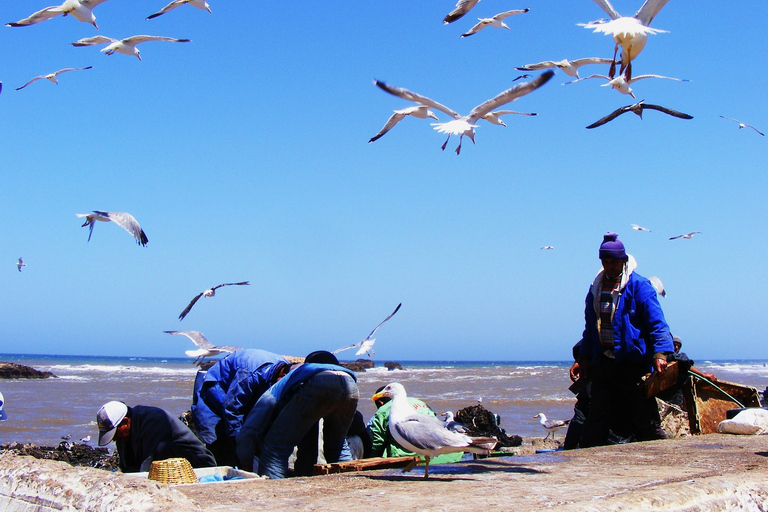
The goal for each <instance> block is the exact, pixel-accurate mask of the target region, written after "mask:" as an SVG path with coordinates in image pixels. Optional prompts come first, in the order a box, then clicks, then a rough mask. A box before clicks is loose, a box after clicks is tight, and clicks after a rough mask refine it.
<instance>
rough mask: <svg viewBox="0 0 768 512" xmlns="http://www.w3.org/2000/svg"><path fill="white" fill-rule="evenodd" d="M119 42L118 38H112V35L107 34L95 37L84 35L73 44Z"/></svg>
mask: <svg viewBox="0 0 768 512" xmlns="http://www.w3.org/2000/svg"><path fill="white" fill-rule="evenodd" d="M115 42H117V39H112V38H111V37H107V36H93V37H84V38H82V39H78V40H77V41H75V42H74V43H72V46H93V45H95V44H112V43H115Z"/></svg>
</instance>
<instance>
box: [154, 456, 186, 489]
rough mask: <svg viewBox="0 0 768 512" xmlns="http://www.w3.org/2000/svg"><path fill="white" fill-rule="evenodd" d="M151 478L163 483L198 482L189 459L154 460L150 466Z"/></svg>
mask: <svg viewBox="0 0 768 512" xmlns="http://www.w3.org/2000/svg"><path fill="white" fill-rule="evenodd" d="M147 476H148V478H149V479H150V480H156V481H158V482H160V483H163V484H196V483H197V477H196V476H195V471H194V470H193V469H192V464H190V463H189V461H188V460H187V459H183V458H175V459H165V460H156V461H153V462H152V464H151V465H150V466H149V475H147Z"/></svg>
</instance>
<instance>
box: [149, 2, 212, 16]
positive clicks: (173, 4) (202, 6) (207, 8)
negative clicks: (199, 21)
mask: <svg viewBox="0 0 768 512" xmlns="http://www.w3.org/2000/svg"><path fill="white" fill-rule="evenodd" d="M184 4H189V5H191V6H192V7H197V8H198V9H202V10H204V11H208V12H211V8H210V6H209V5H208V3H207V2H206V1H205V0H173V2H171V3H169V4H168V5H166V6H165V7H163V8H162V9H160V10H159V11H157V12H156V13H155V14H150V15H149V16H147V19H148V20H151V19H152V18H157V17H158V16H161V15H163V14H165V13H167V12H168V11H170V10H173V9H175V8H177V7H180V6H182V5H184Z"/></svg>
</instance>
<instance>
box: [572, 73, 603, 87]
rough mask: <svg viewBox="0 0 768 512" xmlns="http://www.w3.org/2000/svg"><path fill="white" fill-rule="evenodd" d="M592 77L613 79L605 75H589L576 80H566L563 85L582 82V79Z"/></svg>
mask: <svg viewBox="0 0 768 512" xmlns="http://www.w3.org/2000/svg"><path fill="white" fill-rule="evenodd" d="M590 78H602V79H604V80H608V81H610V80H611V79H610V77H607V76H605V75H589V76H585V77H581V78H577V79H576V80H571V81H570V82H565V83H564V84H563V85H568V84H575V83H576V82H581V81H582V80H589V79H590Z"/></svg>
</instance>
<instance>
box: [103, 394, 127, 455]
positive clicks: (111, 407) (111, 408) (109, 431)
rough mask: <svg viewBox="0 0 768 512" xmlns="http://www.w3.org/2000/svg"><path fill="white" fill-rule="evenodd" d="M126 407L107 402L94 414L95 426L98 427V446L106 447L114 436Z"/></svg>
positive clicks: (119, 403)
mask: <svg viewBox="0 0 768 512" xmlns="http://www.w3.org/2000/svg"><path fill="white" fill-rule="evenodd" d="M126 414H128V406H127V405H125V404H124V403H123V402H116V401H112V402H107V403H106V404H104V405H103V406H102V407H101V409H99V412H97V413H96V424H97V425H98V426H99V446H106V445H108V444H109V443H110V442H111V441H112V438H113V437H114V436H115V430H117V426H118V425H120V422H121V421H123V418H125V415H126Z"/></svg>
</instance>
